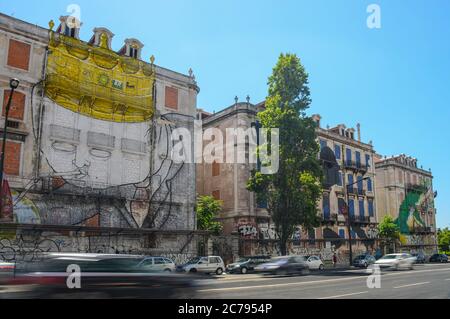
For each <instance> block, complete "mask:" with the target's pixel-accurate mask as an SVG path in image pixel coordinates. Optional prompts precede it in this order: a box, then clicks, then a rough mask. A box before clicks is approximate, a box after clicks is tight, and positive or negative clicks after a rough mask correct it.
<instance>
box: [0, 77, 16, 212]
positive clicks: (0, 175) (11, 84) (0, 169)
mask: <svg viewBox="0 0 450 319" xmlns="http://www.w3.org/2000/svg"><path fill="white" fill-rule="evenodd" d="M19 84H20V81H19V80H18V79H15V78H14V79H11V80H10V81H9V87H10V88H11V92H10V93H9V99H8V103H7V104H6V108H5V126H4V127H3V139H2V142H3V144H2V155H1V158H0V195H3V175H4V174H3V170H4V166H5V151H6V136H7V127H8V116H9V110H10V108H11V102H12V98H13V95H14V91H15V90H16V89H17V88H18V87H19ZM2 199H3V198H0V215H2V214H3V201H2Z"/></svg>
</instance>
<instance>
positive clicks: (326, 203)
mask: <svg viewBox="0 0 450 319" xmlns="http://www.w3.org/2000/svg"><path fill="white" fill-rule="evenodd" d="M322 208H323V216H324V217H325V218H330V195H329V194H325V195H323V199H322Z"/></svg>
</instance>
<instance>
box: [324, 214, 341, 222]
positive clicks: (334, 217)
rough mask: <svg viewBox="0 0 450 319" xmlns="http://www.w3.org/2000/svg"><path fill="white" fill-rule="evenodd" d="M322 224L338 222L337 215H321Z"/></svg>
mask: <svg viewBox="0 0 450 319" xmlns="http://www.w3.org/2000/svg"><path fill="white" fill-rule="evenodd" d="M320 217H321V219H322V224H334V223H337V222H338V215H337V214H326V215H325V214H321V215H320Z"/></svg>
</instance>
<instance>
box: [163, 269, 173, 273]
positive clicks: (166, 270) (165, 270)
mask: <svg viewBox="0 0 450 319" xmlns="http://www.w3.org/2000/svg"><path fill="white" fill-rule="evenodd" d="M164 272H172V270H170V269H164Z"/></svg>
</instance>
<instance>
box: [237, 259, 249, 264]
mask: <svg viewBox="0 0 450 319" xmlns="http://www.w3.org/2000/svg"><path fill="white" fill-rule="evenodd" d="M249 260H250V259H248V258H241V259H239V260H238V263H239V264H242V263H246V262H247V261H249Z"/></svg>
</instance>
